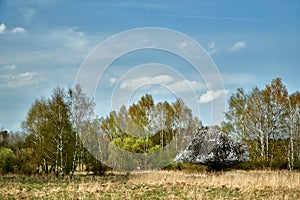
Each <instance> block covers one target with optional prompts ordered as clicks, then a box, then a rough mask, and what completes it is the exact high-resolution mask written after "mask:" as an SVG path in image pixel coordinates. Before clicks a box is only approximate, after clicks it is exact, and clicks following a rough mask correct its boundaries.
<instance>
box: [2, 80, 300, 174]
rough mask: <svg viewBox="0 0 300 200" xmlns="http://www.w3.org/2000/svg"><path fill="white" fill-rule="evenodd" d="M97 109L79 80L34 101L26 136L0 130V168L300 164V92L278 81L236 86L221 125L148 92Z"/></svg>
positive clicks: (44, 170) (49, 170)
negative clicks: (104, 111) (114, 107)
mask: <svg viewBox="0 0 300 200" xmlns="http://www.w3.org/2000/svg"><path fill="white" fill-rule="evenodd" d="M94 108H95V103H94V101H93V100H92V99H90V98H88V97H87V96H86V95H85V93H84V91H83V90H82V88H81V87H80V86H79V85H77V86H75V88H72V89H68V90H64V89H62V88H59V87H57V88H55V89H54V90H53V94H52V95H51V97H50V98H45V97H42V98H40V99H37V100H35V102H34V103H33V104H32V106H31V108H30V109H29V111H28V113H27V117H26V120H25V121H24V122H23V123H22V128H23V133H22V134H8V133H7V132H6V131H2V132H1V134H0V145H1V146H0V147H1V148H0V160H1V163H0V172H2V173H5V172H13V171H14V172H22V173H46V174H47V173H53V174H55V175H56V176H57V177H58V176H61V177H65V176H66V175H68V176H69V177H70V178H72V176H73V175H74V173H75V172H76V171H84V170H88V171H93V172H94V173H100V174H101V173H103V172H104V171H105V170H107V169H109V167H107V166H110V167H112V168H115V169H125V170H135V169H153V168H155V167H157V166H165V165H167V164H169V163H172V162H173V163H196V164H197V165H198V164H201V165H206V166H208V167H209V168H210V169H212V170H222V169H225V168H231V167H240V168H244V169H255V168H265V167H271V168H286V169H296V168H297V169H299V168H300V93H299V92H295V93H293V94H290V95H289V94H288V92H287V89H286V87H285V86H284V84H283V83H282V81H281V79H280V78H276V79H274V80H273V81H272V82H271V84H269V85H266V87H265V88H264V89H259V88H257V87H255V88H254V89H253V90H252V91H250V92H248V93H247V92H245V91H244V90H243V89H242V88H239V89H237V91H236V92H235V93H234V94H232V96H231V97H230V99H229V108H228V111H227V112H226V113H225V116H226V120H225V121H224V122H222V124H221V126H220V127H219V126H213V127H207V126H203V125H202V123H201V121H200V120H199V119H198V118H197V117H194V116H193V114H192V110H191V109H190V108H189V107H188V106H187V105H185V103H184V102H183V100H182V99H176V101H175V102H172V103H169V102H167V101H164V102H157V103H156V102H154V100H153V97H152V96H151V95H149V94H146V95H144V96H142V97H141V98H140V100H139V101H138V102H136V103H133V104H132V105H130V106H129V107H128V108H126V107H125V106H122V107H121V108H120V109H119V110H118V111H111V112H110V113H109V114H108V116H106V117H96V116H95V113H94ZM128 152H129V154H130V153H132V154H130V156H129V157H128ZM174 157H175V159H174Z"/></svg>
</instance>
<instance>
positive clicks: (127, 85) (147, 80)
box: [120, 75, 173, 89]
mask: <svg viewBox="0 0 300 200" xmlns="http://www.w3.org/2000/svg"><path fill="white" fill-rule="evenodd" d="M172 80H173V78H172V77H171V76H168V75H159V76H154V77H147V76H144V77H140V78H135V79H128V80H125V81H123V82H122V83H121V85H120V88H121V89H135V88H136V87H137V86H139V85H145V84H153V83H155V84H167V83H170V82H171V81H172Z"/></svg>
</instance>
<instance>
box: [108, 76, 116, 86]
mask: <svg viewBox="0 0 300 200" xmlns="http://www.w3.org/2000/svg"><path fill="white" fill-rule="evenodd" d="M108 82H109V86H110V87H111V86H113V85H114V84H115V83H116V82H117V79H116V78H115V77H111V78H110V79H109V81H108Z"/></svg>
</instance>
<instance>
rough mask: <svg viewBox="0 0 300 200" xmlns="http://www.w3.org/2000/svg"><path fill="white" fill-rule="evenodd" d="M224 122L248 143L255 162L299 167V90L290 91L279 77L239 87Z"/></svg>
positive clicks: (234, 133) (232, 97) (229, 130)
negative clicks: (247, 89)
mask: <svg viewBox="0 0 300 200" xmlns="http://www.w3.org/2000/svg"><path fill="white" fill-rule="evenodd" d="M222 126H223V130H224V131H225V132H227V133H229V134H232V135H233V136H234V137H236V138H239V139H241V140H243V141H244V142H245V143H246V144H247V146H248V147H249V150H250V152H249V155H250V160H251V161H252V162H253V163H254V164H255V165H257V166H261V167H275V168H288V169H294V168H295V167H296V168H298V169H299V168H300V93H299V92H298V91H297V92H294V93H292V94H288V91H287V89H286V87H285V85H284V84H283V83H282V80H281V79H280V78H276V79H274V80H272V82H271V84H268V85H266V87H265V88H264V89H259V88H258V87H255V88H253V89H252V91H250V92H245V91H244V90H243V89H242V88H239V89H237V91H236V92H235V93H234V94H233V95H232V96H231V97H230V99H229V109H228V111H227V113H226V121H225V122H224V123H223V124H222Z"/></svg>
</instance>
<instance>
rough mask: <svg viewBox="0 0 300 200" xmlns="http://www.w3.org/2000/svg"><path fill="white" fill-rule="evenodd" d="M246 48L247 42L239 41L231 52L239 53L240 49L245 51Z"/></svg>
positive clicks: (231, 48) (232, 47)
mask: <svg viewBox="0 0 300 200" xmlns="http://www.w3.org/2000/svg"><path fill="white" fill-rule="evenodd" d="M245 47H246V42H245V41H237V42H236V43H234V44H233V45H232V46H231V47H230V48H229V51H238V50H240V49H243V48H245Z"/></svg>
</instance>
